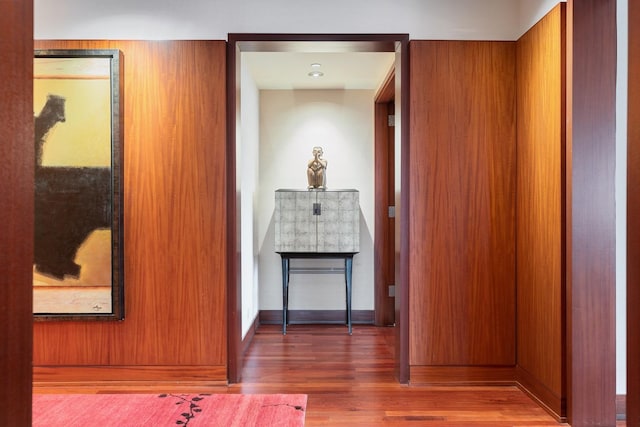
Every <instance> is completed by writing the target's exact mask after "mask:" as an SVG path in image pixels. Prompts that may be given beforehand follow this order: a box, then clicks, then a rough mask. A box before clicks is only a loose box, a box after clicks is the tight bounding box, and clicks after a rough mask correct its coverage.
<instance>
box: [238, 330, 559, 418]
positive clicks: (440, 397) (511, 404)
mask: <svg viewBox="0 0 640 427" xmlns="http://www.w3.org/2000/svg"><path fill="white" fill-rule="evenodd" d="M393 340H394V335H393V329H391V328H377V327H373V326H361V325H356V326H355V327H354V328H353V335H352V336H349V335H348V334H347V333H346V327H345V326H327V325H318V326H308V325H291V326H289V327H288V328H287V335H286V336H283V335H282V333H281V330H280V327H277V326H270V325H269V326H261V327H260V328H259V329H258V332H257V333H256V335H255V338H254V340H253V342H252V343H251V345H250V347H249V349H248V351H247V353H246V356H245V368H244V370H243V379H242V383H241V384H235V385H232V386H230V390H229V391H230V392H237V393H305V394H307V395H308V405H307V414H306V426H382V425H384V426H391V425H393V426H417V425H420V426H423V425H426V426H493V427H498V426H557V425H562V424H558V423H557V422H556V421H555V420H554V419H553V418H552V417H551V416H550V415H548V414H547V412H545V411H544V410H543V409H542V408H541V407H539V406H538V405H536V404H535V403H534V402H533V401H532V400H531V399H530V398H529V397H527V396H526V395H525V394H524V393H523V392H522V391H520V390H519V389H518V388H517V387H508V386H506V387H418V386H405V385H400V384H398V383H397V381H396V380H395V378H394V360H393Z"/></svg>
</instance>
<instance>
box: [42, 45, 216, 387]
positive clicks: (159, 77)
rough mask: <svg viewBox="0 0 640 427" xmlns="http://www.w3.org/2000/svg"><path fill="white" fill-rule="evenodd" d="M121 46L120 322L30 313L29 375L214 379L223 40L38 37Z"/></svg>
mask: <svg viewBox="0 0 640 427" xmlns="http://www.w3.org/2000/svg"><path fill="white" fill-rule="evenodd" d="M36 48H44V49H53V48H63V49H96V48H108V49H120V50H121V51H122V52H123V55H124V94H123V97H122V98H123V100H124V147H123V149H124V251H125V262H124V270H125V271H124V287H125V319H124V320H123V321H121V322H65V321H54V322H38V323H36V325H35V327H34V366H35V370H34V381H35V382H36V385H37V383H38V382H39V381H78V382H83V381H87V382H89V381H91V382H94V383H96V382H100V381H102V380H104V381H106V380H109V381H115V382H117V381H125V380H129V381H131V380H135V381H143V382H144V381H156V382H162V381H174V380H176V379H180V380H181V381H206V382H208V383H211V382H214V381H226V378H227V369H226V365H227V324H226V319H227V315H226V298H225V295H226V256H227V254H226V227H227V226H226V208H225V197H226V191H225V175H226V169H225V168H226V166H225V158H226V152H225V151H226V150H225V144H226V141H225V135H226V130H225V126H226V122H225V120H226V111H225V110H226V93H225V90H226V72H225V57H226V49H225V42H223V41H170V42H169V41H158V42H155V41H148V42H147V41H38V42H36Z"/></svg>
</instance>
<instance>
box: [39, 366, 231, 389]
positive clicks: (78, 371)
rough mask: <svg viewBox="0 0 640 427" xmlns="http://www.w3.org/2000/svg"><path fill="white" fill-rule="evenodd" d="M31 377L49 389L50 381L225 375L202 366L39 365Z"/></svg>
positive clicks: (206, 379)
mask: <svg viewBox="0 0 640 427" xmlns="http://www.w3.org/2000/svg"><path fill="white" fill-rule="evenodd" d="M34 375H35V376H37V377H38V379H39V380H38V381H39V382H40V384H43V385H45V386H49V384H50V383H52V382H58V383H67V384H69V383H75V384H77V385H81V384H85V385H87V386H90V385H91V383H101V382H112V383H115V382H121V381H122V379H123V378H126V382H132V381H135V382H138V383H143V382H151V383H158V382H165V383H171V382H182V381H185V382H191V383H200V384H205V383H210V384H211V383H215V382H216V380H215V378H221V377H224V375H226V368H225V367H224V366H221V367H213V368H210V367H206V366H186V365H181V366H175V365H169V366H82V367H55V366H54V367H51V366H40V367H36V368H34ZM221 384H226V381H222V382H220V381H218V385H221Z"/></svg>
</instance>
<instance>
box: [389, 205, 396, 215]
mask: <svg viewBox="0 0 640 427" xmlns="http://www.w3.org/2000/svg"><path fill="white" fill-rule="evenodd" d="M388 212H389V218H395V217H396V207H395V206H389V208H388Z"/></svg>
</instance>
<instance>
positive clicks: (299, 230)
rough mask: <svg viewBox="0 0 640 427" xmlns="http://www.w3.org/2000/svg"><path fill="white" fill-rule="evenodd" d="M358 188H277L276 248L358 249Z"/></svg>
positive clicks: (341, 250) (280, 249) (327, 251)
mask: <svg viewBox="0 0 640 427" xmlns="http://www.w3.org/2000/svg"><path fill="white" fill-rule="evenodd" d="M359 250H360V204H359V192H358V190H314V189H312V190H285V189H280V190H276V193H275V251H276V252H278V253H283V252H310V253H344V252H352V253H356V252H359Z"/></svg>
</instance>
